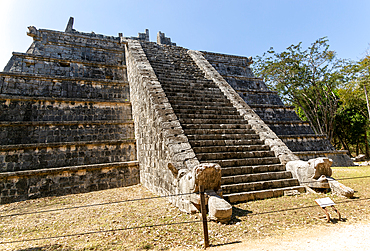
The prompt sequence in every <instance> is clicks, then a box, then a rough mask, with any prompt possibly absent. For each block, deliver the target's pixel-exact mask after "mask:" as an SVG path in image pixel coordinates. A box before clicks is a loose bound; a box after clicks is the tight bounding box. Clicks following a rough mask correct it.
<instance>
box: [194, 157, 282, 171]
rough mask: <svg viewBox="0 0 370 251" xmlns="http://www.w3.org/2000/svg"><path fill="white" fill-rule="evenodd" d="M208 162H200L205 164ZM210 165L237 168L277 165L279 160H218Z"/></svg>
mask: <svg viewBox="0 0 370 251" xmlns="http://www.w3.org/2000/svg"><path fill="white" fill-rule="evenodd" d="M206 162H209V161H201V163H206ZM212 163H218V164H219V165H220V166H221V167H223V168H224V167H237V166H254V165H269V164H279V163H280V160H279V158H276V157H264V158H248V159H226V160H225V159H219V160H216V159H215V160H212Z"/></svg>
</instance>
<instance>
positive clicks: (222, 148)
mask: <svg viewBox="0 0 370 251" xmlns="http://www.w3.org/2000/svg"><path fill="white" fill-rule="evenodd" d="M193 150H194V152H195V153H220V152H246V151H268V150H270V147H269V146H266V145H241V146H238V145H236V146H234V145H231V146H214V145H212V146H204V147H193Z"/></svg>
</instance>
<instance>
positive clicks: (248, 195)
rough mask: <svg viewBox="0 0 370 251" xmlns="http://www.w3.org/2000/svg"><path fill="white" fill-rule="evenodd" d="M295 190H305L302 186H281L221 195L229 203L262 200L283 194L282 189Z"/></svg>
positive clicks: (302, 191)
mask: <svg viewBox="0 0 370 251" xmlns="http://www.w3.org/2000/svg"><path fill="white" fill-rule="evenodd" d="M291 190H297V191H299V192H301V193H304V192H306V189H305V188H304V187H303V186H292V187H281V188H274V189H267V190H260V191H250V192H240V193H231V194H224V195H223V197H224V199H225V200H227V201H228V202H230V203H237V202H245V201H252V200H263V199H268V198H276V197H281V196H283V195H284V191H291Z"/></svg>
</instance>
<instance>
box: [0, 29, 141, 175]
mask: <svg viewBox="0 0 370 251" xmlns="http://www.w3.org/2000/svg"><path fill="white" fill-rule="evenodd" d="M29 29H30V32H29V33H28V34H29V35H30V36H31V37H33V39H34V41H33V43H32V45H31V46H30V48H29V49H28V51H27V53H13V56H12V58H11V59H10V60H9V62H8V64H7V66H6V67H5V69H4V72H1V73H0V172H13V171H25V170H36V169H43V168H59V167H70V166H77V165H78V166H80V167H81V166H82V167H81V168H83V165H94V164H96V165H99V164H102V163H118V162H120V163H122V162H127V161H134V160H136V147H135V140H134V123H133V120H132V114H131V104H130V100H129V99H130V94H129V84H128V80H127V69H126V68H127V67H126V61H125V48H124V44H122V43H121V42H120V41H121V40H120V38H118V37H106V36H99V35H95V34H87V33H80V32H70V33H68V32H58V31H50V30H37V29H36V28H34V27H30V28H29Z"/></svg>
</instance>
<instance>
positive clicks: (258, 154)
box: [196, 151, 275, 162]
mask: <svg viewBox="0 0 370 251" xmlns="http://www.w3.org/2000/svg"><path fill="white" fill-rule="evenodd" d="M196 156H197V158H198V160H199V161H206V160H209V161H210V162H212V161H213V160H220V159H222V160H228V159H243V160H245V159H249V158H261V159H262V158H265V157H275V153H274V152H273V151H252V152H213V153H209V152H208V153H196Z"/></svg>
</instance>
